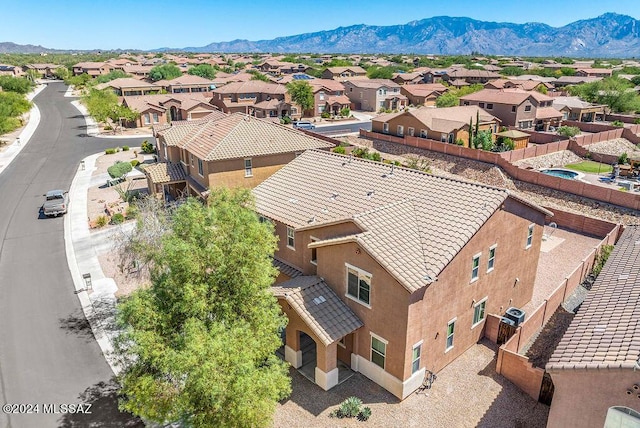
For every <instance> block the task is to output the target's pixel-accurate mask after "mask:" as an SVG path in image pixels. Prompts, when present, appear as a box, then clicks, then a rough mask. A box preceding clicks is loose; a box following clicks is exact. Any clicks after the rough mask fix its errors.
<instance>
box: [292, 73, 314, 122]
mask: <svg viewBox="0 0 640 428" xmlns="http://www.w3.org/2000/svg"><path fill="white" fill-rule="evenodd" d="M287 92H289V95H291V100H292V101H293V102H294V103H296V104H298V105H299V106H300V107H302V112H303V114H304V112H306V111H308V110H312V109H313V104H314V98H313V88H312V87H311V85H310V84H309V82H305V81H304V80H294V81H291V82H289V83H287Z"/></svg>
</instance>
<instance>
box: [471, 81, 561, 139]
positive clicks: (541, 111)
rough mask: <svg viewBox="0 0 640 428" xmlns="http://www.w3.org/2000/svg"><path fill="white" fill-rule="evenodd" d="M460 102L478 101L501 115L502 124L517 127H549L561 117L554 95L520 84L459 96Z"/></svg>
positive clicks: (491, 111)
mask: <svg viewBox="0 0 640 428" xmlns="http://www.w3.org/2000/svg"><path fill="white" fill-rule="evenodd" d="M460 105H463V106H466V105H477V106H479V107H480V108H483V109H485V110H486V111H487V112H488V113H491V114H492V115H494V116H496V117H497V118H499V119H500V120H501V121H502V125H503V126H512V127H516V128H518V129H535V130H536V131H548V130H549V128H550V127H551V126H558V125H559V124H560V121H561V120H562V113H560V112H559V111H558V110H556V109H555V108H553V98H552V97H549V96H547V95H544V94H541V93H540V92H537V91H524V90H522V89H518V88H509V89H483V90H481V91H479V92H474V93H473V94H469V95H465V96H463V97H460Z"/></svg>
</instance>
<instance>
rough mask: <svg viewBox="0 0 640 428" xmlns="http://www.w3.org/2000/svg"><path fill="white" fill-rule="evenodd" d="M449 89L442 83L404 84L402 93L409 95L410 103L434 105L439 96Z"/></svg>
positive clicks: (414, 104) (401, 89) (401, 88)
mask: <svg viewBox="0 0 640 428" xmlns="http://www.w3.org/2000/svg"><path fill="white" fill-rule="evenodd" d="M448 90H449V88H448V87H446V86H444V85H443V84H441V83H422V84H415V85H402V87H400V93H401V94H402V95H404V96H405V97H407V100H408V101H409V105H413V106H416V107H417V106H434V105H436V100H437V99H438V97H439V96H440V95H442V94H444V93H445V92H447V91H448Z"/></svg>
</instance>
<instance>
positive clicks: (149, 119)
mask: <svg viewBox="0 0 640 428" xmlns="http://www.w3.org/2000/svg"><path fill="white" fill-rule="evenodd" d="M142 117H143V118H144V124H145V125H149V124H150V123H151V116H149V113H145V114H144V115H143V116H142Z"/></svg>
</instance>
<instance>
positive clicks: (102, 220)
mask: <svg viewBox="0 0 640 428" xmlns="http://www.w3.org/2000/svg"><path fill="white" fill-rule="evenodd" d="M107 223H109V217H107V216H106V215H101V216H98V218H97V219H96V227H105V226H106V225H107Z"/></svg>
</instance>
